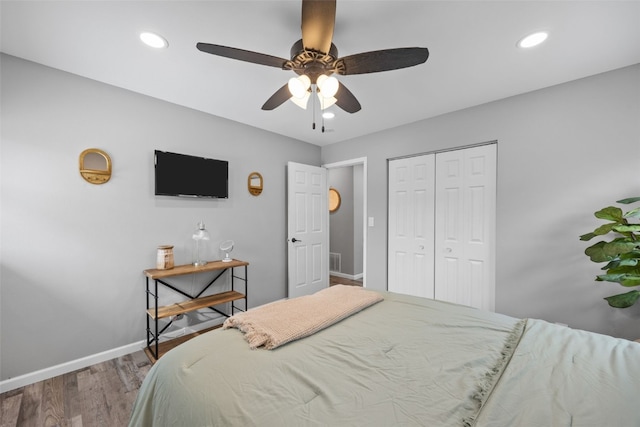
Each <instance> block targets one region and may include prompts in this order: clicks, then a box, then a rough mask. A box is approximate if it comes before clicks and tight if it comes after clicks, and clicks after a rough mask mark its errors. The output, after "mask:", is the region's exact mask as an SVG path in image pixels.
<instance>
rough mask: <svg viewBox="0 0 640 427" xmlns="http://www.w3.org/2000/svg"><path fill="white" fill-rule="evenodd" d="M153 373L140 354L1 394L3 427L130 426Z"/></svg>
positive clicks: (138, 352)
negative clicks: (137, 401) (147, 378)
mask: <svg viewBox="0 0 640 427" xmlns="http://www.w3.org/2000/svg"><path fill="white" fill-rule="evenodd" d="M150 368H151V362H150V361H149V359H148V358H147V356H146V354H145V353H144V352H143V351H142V350H140V351H137V352H135V353H132V354H128V355H126V356H122V357H119V358H117V359H112V360H109V361H107V362H102V363H98V364H96V365H93V366H90V367H88V368H84V369H80V370H77V371H74V372H70V373H67V374H64V375H60V376H58V377H54V378H50V379H48V380H45V381H41V382H38V383H35V384H30V385H28V386H25V387H21V388H18V389H16V390H11V391H8V392H6V393H2V394H0V427H14V426H15V427H56V426H58V427H94V426H95V427H112V426H113V427H116V426H126V425H127V423H128V422H129V415H130V414H131V408H132V407H133V402H134V401H135V399H136V396H137V395H138V389H139V388H140V385H141V384H142V381H143V380H144V377H145V376H146V375H147V372H148V371H149V369H150Z"/></svg>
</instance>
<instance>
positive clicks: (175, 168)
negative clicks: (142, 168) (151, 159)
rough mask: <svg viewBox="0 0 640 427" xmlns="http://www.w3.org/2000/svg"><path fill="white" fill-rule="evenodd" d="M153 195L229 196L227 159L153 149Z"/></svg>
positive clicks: (222, 197)
mask: <svg viewBox="0 0 640 427" xmlns="http://www.w3.org/2000/svg"><path fill="white" fill-rule="evenodd" d="M155 175H156V196H186V197H212V198H219V199H226V198H228V197H229V191H228V180H229V162H227V161H226V160H216V159H207V158H204V157H196V156H189V155H186V154H177V153H169V152H166V151H159V150H155Z"/></svg>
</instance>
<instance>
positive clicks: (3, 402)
mask: <svg viewBox="0 0 640 427" xmlns="http://www.w3.org/2000/svg"><path fill="white" fill-rule="evenodd" d="M20 390H22V389H20ZM5 395H6V396H5ZM21 402H22V392H20V393H18V394H9V393H3V394H1V395H0V427H16V422H17V419H18V413H19V412H20V404H21Z"/></svg>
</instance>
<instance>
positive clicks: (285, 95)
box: [262, 84, 291, 110]
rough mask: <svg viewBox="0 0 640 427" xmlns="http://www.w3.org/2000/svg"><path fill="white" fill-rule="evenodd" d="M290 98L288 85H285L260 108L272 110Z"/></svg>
mask: <svg viewBox="0 0 640 427" xmlns="http://www.w3.org/2000/svg"><path fill="white" fill-rule="evenodd" d="M289 98H291V92H289V85H288V84H286V85H284V86H282V87H281V88H280V89H278V90H277V91H276V93H274V94H273V95H271V98H269V99H267V102H265V103H264V105H263V106H262V109H263V110H273V109H274V108H277V107H279V106H281V105H282V104H284V103H285V102H287V100H288V99H289Z"/></svg>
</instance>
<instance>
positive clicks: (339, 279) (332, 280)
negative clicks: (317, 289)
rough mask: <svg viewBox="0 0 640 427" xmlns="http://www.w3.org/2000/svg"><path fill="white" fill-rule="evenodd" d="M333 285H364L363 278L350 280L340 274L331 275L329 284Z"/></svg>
mask: <svg viewBox="0 0 640 427" xmlns="http://www.w3.org/2000/svg"><path fill="white" fill-rule="evenodd" d="M333 285H349V286H362V279H361V280H349V279H344V278H342V277H338V276H329V286H333Z"/></svg>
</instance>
